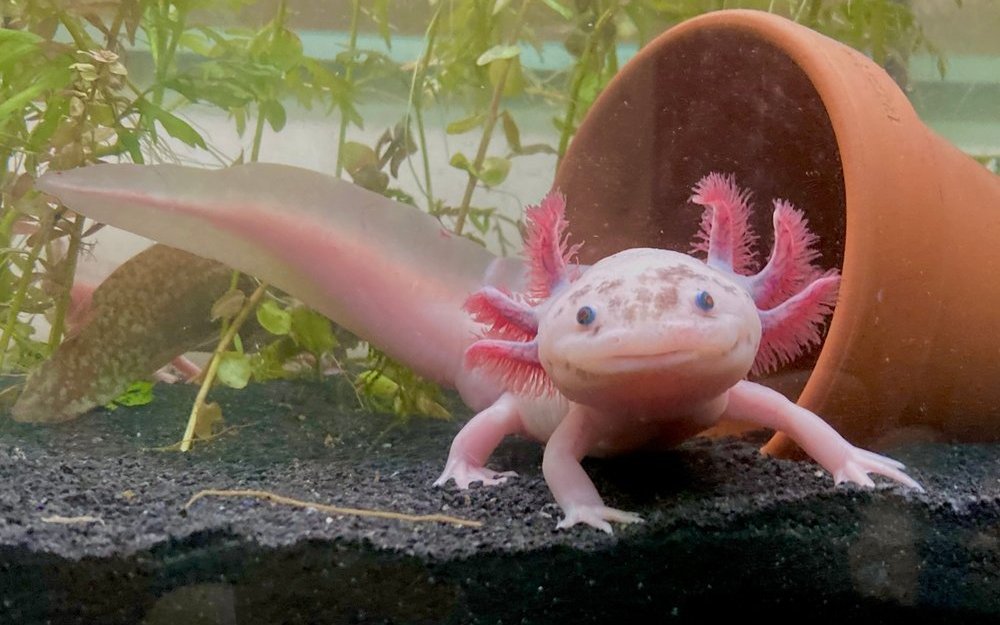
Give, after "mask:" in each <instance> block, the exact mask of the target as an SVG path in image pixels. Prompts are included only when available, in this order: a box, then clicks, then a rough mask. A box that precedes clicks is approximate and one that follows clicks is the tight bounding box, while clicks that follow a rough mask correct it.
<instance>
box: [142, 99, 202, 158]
mask: <svg viewBox="0 0 1000 625" xmlns="http://www.w3.org/2000/svg"><path fill="white" fill-rule="evenodd" d="M138 106H139V110H140V111H142V114H143V115H146V116H147V117H149V118H151V119H155V120H156V121H158V122H160V125H161V126H163V129H164V130H166V131H167V134H168V135H170V136H171V137H173V138H174V139H178V140H180V141H183V142H184V143H186V144H188V145H190V146H192V147H200V148H203V149H207V146H206V145H205V139H204V138H203V137H202V136H201V135H200V134H198V131H197V130H195V129H194V128H192V127H191V125H190V124H188V123H187V122H186V121H184V120H183V119H181V118H180V117H177V116H176V115H174V114H173V113H171V112H169V111H167V110H165V109H163V108H160V107H159V106H156V105H155V104H153V103H152V102H150V101H149V100H140V101H139V102H138Z"/></svg>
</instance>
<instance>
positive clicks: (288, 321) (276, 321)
mask: <svg viewBox="0 0 1000 625" xmlns="http://www.w3.org/2000/svg"><path fill="white" fill-rule="evenodd" d="M257 322H258V323H259V324H260V325H261V326H263V328H264V329H265V330H267V331H268V332H270V333H271V334H275V335H277V336H283V335H285V334H288V333H289V332H290V331H291V330H292V315H291V313H289V312H288V311H287V310H285V309H284V308H282V307H281V306H279V305H278V302H276V301H274V300H270V299H269V300H265V301H264V302H263V303H261V305H260V306H258V307H257Z"/></svg>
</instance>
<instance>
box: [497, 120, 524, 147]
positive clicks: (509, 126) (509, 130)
mask: <svg viewBox="0 0 1000 625" xmlns="http://www.w3.org/2000/svg"><path fill="white" fill-rule="evenodd" d="M500 120H501V121H502V122H503V134H504V137H506V138H507V145H508V146H509V147H510V149H511V151H513V152H516V153H519V152H520V151H521V131H520V130H519V129H518V127H517V122H515V121H514V117H513V116H512V115H511V114H510V113H509V112H507V111H504V112H503V113H502V114H501V115H500Z"/></svg>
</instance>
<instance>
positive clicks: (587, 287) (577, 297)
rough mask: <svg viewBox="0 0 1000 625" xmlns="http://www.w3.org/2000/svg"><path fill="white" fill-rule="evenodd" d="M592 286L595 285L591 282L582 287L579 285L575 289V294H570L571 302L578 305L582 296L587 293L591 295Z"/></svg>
mask: <svg viewBox="0 0 1000 625" xmlns="http://www.w3.org/2000/svg"><path fill="white" fill-rule="evenodd" d="M592 288H593V286H592V285H591V284H589V283H588V284H584V285H583V286H581V287H577V288H576V289H575V290H574V291H573V294H572V295H570V296H569V301H570V303H571V304H573V305H574V306H576V305H577V304H579V303H580V298H582V297H584V296H585V295H589V294H590V290H591V289H592Z"/></svg>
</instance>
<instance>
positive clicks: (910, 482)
mask: <svg viewBox="0 0 1000 625" xmlns="http://www.w3.org/2000/svg"><path fill="white" fill-rule="evenodd" d="M722 417H723V418H726V419H732V420H734V421H743V422H747V423H753V424H755V425H758V426H763V427H765V428H770V429H773V430H776V431H780V432H785V433H786V434H788V436H789V437H790V438H791V439H792V440H794V441H795V442H796V443H798V444H799V446H800V447H802V449H803V450H805V452H806V453H807V454H809V456H810V457H812V458H813V460H815V461H816V462H818V463H819V464H820V465H821V466H822V467H823V468H824V469H826V470H827V471H829V472H830V473H832V474H833V479H834V481H835V482H836V483H837V484H839V483H841V482H855V483H857V484H861V485H862V486H869V487H870V486H874V485H875V483H874V482H873V481H872V479H871V478H870V477H868V474H869V473H877V474H879V475H884V476H886V477H889V478H892V479H894V480H896V481H897V482H900V483H901V484H905V485H906V486H909V487H911V488H915V489H917V490H918V491H921V492H922V491H923V488H921V486H920V484H918V483H917V482H916V481H915V480H914V479H913V478H911V477H910V476H909V475H907V474H906V473H904V472H903V469H904V468H905V467H904V465H903V464H902V463H901V462H898V461H896V460H893V459H892V458H887V457H885V456H882V455H879V454H876V453H873V452H870V451H867V450H864V449H861V448H859V447H855V446H854V445H852V444H851V443H849V442H848V441H847V440H845V439H844V437H843V436H841V435H840V434H838V433H837V431H836V430H834V429H833V428H832V427H831V426H830V425H829V424H828V423H826V421H823V419H821V418H819V417H818V416H817V415H815V414H814V413H812V412H810V411H809V410H807V409H805V408H803V407H802V406H799V405H797V404H795V403H793V402H792V401H790V400H789V399H788V398H786V397H785V396H784V395H782V394H781V393H778V392H777V391H775V390H772V389H770V388H767V387H766V386H761V385H760V384H754V383H753V382H747V381H746V380H744V381H742V382H739V383H737V384H736V385H735V386H734V387H733V388H732V389H730V391H729V401H728V404H727V406H726V410H725V412H724V413H723V415H722Z"/></svg>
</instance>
